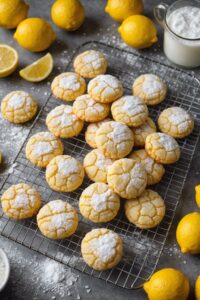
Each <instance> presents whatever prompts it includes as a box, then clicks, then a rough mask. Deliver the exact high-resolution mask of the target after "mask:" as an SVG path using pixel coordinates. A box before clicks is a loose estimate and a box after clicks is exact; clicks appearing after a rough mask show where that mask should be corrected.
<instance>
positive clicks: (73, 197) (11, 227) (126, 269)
mask: <svg viewBox="0 0 200 300" xmlns="http://www.w3.org/2000/svg"><path fill="white" fill-rule="evenodd" d="M88 49H96V50H100V51H102V52H104V53H105V54H106V56H107V57H108V60H109V70H108V73H110V74H113V75H115V76H117V77H118V78H119V79H120V80H122V82H123V85H124V88H125V92H126V93H128V94H130V93H131V90H130V89H131V86H132V82H133V80H134V79H135V78H136V77H137V76H138V75H140V74H144V73H154V74H157V75H159V76H161V78H163V79H164V80H165V81H166V83H167V84H168V87H169V92H168V95H167V99H166V101H164V102H163V103H162V104H160V105H158V106H156V107H154V108H151V109H150V115H151V117H152V118H153V119H154V120H156V118H157V116H158V114H159V113H160V112H161V111H162V110H163V109H164V108H166V107H169V106H181V107H183V108H185V109H186V110H188V111H190V112H191V113H192V114H193V115H194V117H195V129H194V131H193V133H192V135H190V136H189V137H188V138H186V139H184V140H181V141H179V145H180V147H181V153H182V155H181V159H180V160H179V162H177V163H176V164H174V165H171V166H167V168H166V174H165V176H164V178H163V180H162V181H161V183H159V184H158V185H156V186H155V190H157V191H158V192H159V193H160V194H161V195H162V197H163V198H164V199H165V203H166V207H167V210H166V216H165V218H164V220H163V221H162V223H161V224H160V225H159V226H158V227H156V228H155V229H150V230H140V229H138V228H136V227H135V226H133V225H132V224H130V223H129V222H128V221H127V220H126V218H125V216H124V212H123V203H122V209H121V211H120V213H119V215H118V216H117V218H116V219H115V220H113V221H112V222H109V223H108V224H106V225H105V224H104V225H103V226H106V227H107V228H109V229H112V230H114V231H115V232H117V233H119V234H120V235H121V236H122V238H123V240H124V249H125V251H124V257H123V260H122V261H121V263H120V264H119V265H118V266H117V267H116V268H114V269H112V270H108V271H104V272H96V271H94V270H92V269H90V268H89V267H87V266H86V265H85V263H84V262H83V260H82V258H81V254H80V243H81V240H82V238H83V236H84V235H85V233H86V232H88V231H89V230H91V228H94V227H97V226H98V225H95V226H94V224H92V223H91V222H88V221H86V220H84V219H83V218H82V217H81V215H79V220H80V222H79V227H78V230H77V232H76V233H75V234H74V235H73V236H72V237H70V238H68V239H64V240H60V241H52V240H49V239H47V238H45V237H44V236H42V235H41V233H40V232H39V230H38V227H37V224H36V221H35V218H33V219H28V220H23V221H15V220H11V219H8V218H7V217H6V216H5V215H4V214H3V213H2V210H1V208H0V233H1V234H2V235H3V236H6V237H8V238H10V239H12V240H14V241H16V242H18V243H20V244H22V245H25V246H27V247H28V248H31V249H33V250H35V251H38V252H40V253H43V254H44V255H46V256H48V257H51V258H53V259H55V260H57V261H59V262H61V263H64V264H66V265H68V266H70V267H73V268H75V269H78V270H80V271H82V272H85V273H87V274H90V275H92V276H95V277H98V278H101V279H103V280H105V281H106V282H110V283H113V284H115V285H118V286H121V287H123V288H129V289H134V288H137V287H139V286H141V284H142V283H143V282H144V281H146V280H147V279H148V278H149V277H150V275H151V274H152V273H153V272H154V270H155V268H156V265H157V263H158V260H159V258H160V255H161V252H162V250H163V247H164V244H165V241H166V238H167V235H168V232H169V229H170V226H171V224H172V221H173V217H174V214H175V211H176V208H177V205H178V202H179V200H180V198H181V193H182V189H183V187H184V183H185V181H186V178H187V175H188V172H189V168H190V163H191V160H192V157H193V155H194V152H195V149H196V146H197V143H198V139H199V133H200V98H199V95H200V85H199V82H198V80H197V79H195V78H194V77H192V76H191V75H189V74H187V73H185V72H183V71H180V70H178V69H176V68H172V67H169V66H167V65H165V64H161V63H159V62H157V61H154V60H153V59H150V58H148V57H145V56H143V55H139V54H132V53H130V52H127V51H124V50H121V49H117V48H114V47H112V46H108V45H106V44H103V43H99V42H88V43H85V44H84V45H82V46H80V47H79V49H78V50H77V51H76V53H75V55H77V54H78V53H80V52H83V51H85V50H88ZM67 69H68V70H72V69H73V67H72V62H70V64H69V66H68V68H67ZM59 104H60V102H59V101H58V100H56V99H54V98H53V96H50V98H49V99H48V100H47V103H46V104H45V105H44V107H43V109H42V110H41V112H40V114H39V115H38V117H37V119H36V120H35V122H34V124H33V126H32V128H31V131H30V134H29V136H28V137H27V139H28V138H29V137H30V136H31V135H33V134H34V133H36V132H39V131H43V130H47V128H46V126H45V118H46V115H47V113H48V112H49V111H50V110H51V109H52V108H54V107H55V106H57V105H59ZM83 132H84V131H83ZM63 143H64V145H65V153H66V154H69V155H72V156H74V157H76V158H77V159H79V160H82V159H83V157H84V156H85V155H86V153H88V151H90V148H89V146H88V145H87V144H86V143H85V139H84V133H81V134H80V135H79V136H78V137H75V138H71V139H66V140H63ZM25 145H26V142H25V143H24V145H23V146H22V148H21V150H20V152H19V154H18V156H17V158H16V160H15V162H16V163H17V167H16V168H15V169H14V172H13V173H12V174H10V175H8V177H7V178H6V179H5V181H4V184H3V187H2V190H1V193H3V192H4V191H5V190H6V189H7V188H8V187H9V186H10V185H11V184H16V183H19V182H26V183H29V184H31V185H33V186H35V187H36V189H37V190H38V191H39V192H40V193H41V196H42V199H43V201H44V202H48V201H50V200H55V199H62V200H67V201H69V202H70V203H71V204H72V205H73V206H75V207H78V199H79V196H80V193H81V192H82V190H83V189H84V188H85V187H86V186H87V185H88V184H89V180H88V179H85V181H84V183H83V185H82V186H81V188H79V189H78V190H77V191H75V192H72V193H57V192H54V191H52V190H51V189H50V188H49V187H48V185H47V183H46V181H45V178H44V170H42V169H39V168H37V167H34V166H33V165H32V164H31V163H30V162H29V161H28V160H27V159H26V157H25V151H24V149H25ZM101 226H102V224H101V225H99V227H101Z"/></svg>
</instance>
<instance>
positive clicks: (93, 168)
mask: <svg viewBox="0 0 200 300" xmlns="http://www.w3.org/2000/svg"><path fill="white" fill-rule="evenodd" d="M113 162H114V161H113V160H112V159H110V158H108V157H105V156H104V155H103V154H102V153H101V152H100V151H99V150H98V149H94V150H92V151H90V152H89V153H88V154H87V155H86V156H85V158H84V163H83V165H84V168H85V172H86V174H87V175H88V177H89V178H90V179H91V180H92V181H96V182H104V183H106V182H107V171H108V167H109V166H110V165H112V163H113Z"/></svg>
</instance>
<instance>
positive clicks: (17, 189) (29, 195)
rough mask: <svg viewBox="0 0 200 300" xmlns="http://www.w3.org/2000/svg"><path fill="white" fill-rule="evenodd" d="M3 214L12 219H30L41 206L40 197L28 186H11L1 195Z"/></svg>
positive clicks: (21, 184) (23, 184)
mask: <svg viewBox="0 0 200 300" xmlns="http://www.w3.org/2000/svg"><path fill="white" fill-rule="evenodd" d="M1 204H2V209H3V212H4V214H5V215H6V216H8V217H9V218H12V219H18V220H19V219H26V218H31V217H33V216H34V215H36V214H37V212H38V210H39V208H40V206H41V197H40V194H39V193H38V192H37V191H36V189H35V188H34V187H32V186H30V185H28V184H25V183H19V184H15V185H11V187H9V188H8V189H7V190H6V191H5V192H4V193H3V195H2V197H1Z"/></svg>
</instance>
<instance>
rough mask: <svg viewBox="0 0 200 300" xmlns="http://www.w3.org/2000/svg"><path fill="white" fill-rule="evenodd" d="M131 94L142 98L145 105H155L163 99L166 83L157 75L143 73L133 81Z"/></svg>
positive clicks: (165, 92)
mask: <svg viewBox="0 0 200 300" xmlns="http://www.w3.org/2000/svg"><path fill="white" fill-rule="evenodd" d="M133 94H134V95H135V96H138V97H140V98H142V99H143V100H144V101H145V103H146V104H147V105H156V104H159V103H160V102H162V101H163V100H164V99H165V97H166V94H167V85H166V83H165V82H163V81H162V80H161V79H160V77H158V76H157V75H154V74H144V75H141V76H139V77H138V78H137V79H136V80H135V81H134V83H133Z"/></svg>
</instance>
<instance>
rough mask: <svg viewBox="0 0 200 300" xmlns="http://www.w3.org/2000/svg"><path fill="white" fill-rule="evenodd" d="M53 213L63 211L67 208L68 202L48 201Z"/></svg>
mask: <svg viewBox="0 0 200 300" xmlns="http://www.w3.org/2000/svg"><path fill="white" fill-rule="evenodd" d="M48 205H49V207H50V209H51V211H52V213H59V212H63V211H65V209H66V202H64V201H62V200H54V201H50V202H49V203H48Z"/></svg>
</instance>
